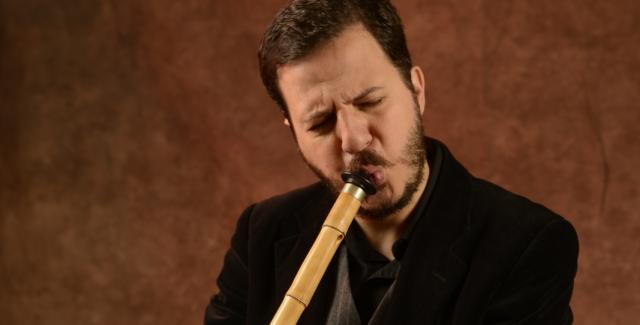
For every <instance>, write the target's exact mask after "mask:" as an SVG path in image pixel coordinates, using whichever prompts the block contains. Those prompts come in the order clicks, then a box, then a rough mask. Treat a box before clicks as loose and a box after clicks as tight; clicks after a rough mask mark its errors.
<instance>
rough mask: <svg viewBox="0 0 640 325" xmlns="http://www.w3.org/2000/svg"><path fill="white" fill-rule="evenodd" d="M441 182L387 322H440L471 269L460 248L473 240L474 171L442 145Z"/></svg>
mask: <svg viewBox="0 0 640 325" xmlns="http://www.w3.org/2000/svg"><path fill="white" fill-rule="evenodd" d="M442 147H443V151H444V155H443V162H442V167H441V170H440V174H439V178H438V180H437V185H436V187H435V189H434V192H433V193H432V198H431V202H430V203H429V206H428V207H427V211H426V213H425V215H423V216H422V217H421V218H420V220H418V224H416V228H415V230H414V233H413V234H412V236H411V239H410V241H409V244H408V247H407V251H406V253H405V255H404V257H403V260H402V262H401V263H402V264H401V270H400V273H399V274H398V279H397V281H396V287H395V289H394V292H393V296H392V298H391V301H390V303H391V306H390V308H389V309H390V311H389V313H388V314H387V318H386V319H387V322H388V321H391V320H398V319H402V320H403V322H404V323H406V324H417V323H419V324H438V323H441V322H442V321H443V319H442V318H443V317H444V315H446V314H447V313H446V311H445V310H443V308H444V306H449V305H450V304H445V302H447V301H448V300H450V299H452V298H453V297H454V294H455V292H456V291H457V290H459V289H460V285H461V283H462V280H463V279H464V276H465V275H466V273H467V269H468V266H467V262H466V261H465V258H464V256H462V254H461V253H460V251H461V249H465V247H466V246H468V242H469V234H470V232H469V228H468V227H469V221H468V217H469V213H468V212H469V207H470V181H471V175H469V173H468V172H467V171H466V170H465V169H464V167H462V165H460V164H459V163H458V162H457V161H456V160H455V159H454V158H453V157H452V156H451V154H450V153H449V151H448V150H447V149H446V147H444V145H442Z"/></svg>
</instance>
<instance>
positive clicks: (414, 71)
mask: <svg viewBox="0 0 640 325" xmlns="http://www.w3.org/2000/svg"><path fill="white" fill-rule="evenodd" d="M411 84H412V85H413V91H414V95H415V96H416V98H417V99H418V106H419V108H420V115H423V114H424V109H425V102H426V100H425V94H424V88H425V85H424V74H423V73H422V69H420V67H419V66H414V67H412V68H411Z"/></svg>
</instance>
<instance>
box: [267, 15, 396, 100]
mask: <svg viewBox="0 0 640 325" xmlns="http://www.w3.org/2000/svg"><path fill="white" fill-rule="evenodd" d="M393 74H397V71H396V69H395V67H394V66H393V65H392V63H391V61H390V60H389V59H388V58H387V56H386V54H385V53H384V51H383V50H382V48H381V47H380V45H379V44H378V42H377V41H376V40H375V39H374V38H373V36H372V35H371V34H370V33H369V32H368V31H367V30H366V29H365V28H364V27H363V26H362V25H360V24H358V25H353V26H350V27H347V28H346V29H345V30H344V31H343V32H342V33H340V34H339V35H338V36H337V37H335V38H333V39H331V40H329V41H327V42H326V43H324V44H322V45H321V46H319V47H318V48H317V49H316V50H315V51H313V52H312V53H311V54H309V55H307V56H305V57H303V58H301V59H299V60H296V61H293V62H290V63H288V64H285V65H282V66H280V67H279V68H278V81H279V86H280V89H281V92H282V95H283V97H284V99H285V102H286V103H287V106H288V107H289V109H290V110H292V109H296V106H300V104H302V103H306V102H308V101H317V100H318V97H323V98H325V97H329V98H332V99H338V98H342V99H345V100H346V99H348V98H349V97H351V96H354V95H355V94H357V93H360V92H362V91H363V89H367V88H370V87H372V86H378V87H383V86H384V83H385V80H386V79H388V78H389V77H390V75H393ZM307 104H308V103H307ZM305 106H308V105H305ZM298 109H299V107H298ZM292 113H293V112H292Z"/></svg>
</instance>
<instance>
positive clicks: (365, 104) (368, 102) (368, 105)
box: [356, 97, 384, 109]
mask: <svg viewBox="0 0 640 325" xmlns="http://www.w3.org/2000/svg"><path fill="white" fill-rule="evenodd" d="M382 100H384V97H380V98H376V99H372V100H366V101H362V102H359V103H356V106H358V107H360V108H365V109H366V108H372V107H375V106H378V105H379V104H380V103H382Z"/></svg>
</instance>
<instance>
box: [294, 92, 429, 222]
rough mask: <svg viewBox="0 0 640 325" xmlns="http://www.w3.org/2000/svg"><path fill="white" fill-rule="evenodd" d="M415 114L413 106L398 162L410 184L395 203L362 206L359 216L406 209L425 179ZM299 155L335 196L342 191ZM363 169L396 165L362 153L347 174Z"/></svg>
mask: <svg viewBox="0 0 640 325" xmlns="http://www.w3.org/2000/svg"><path fill="white" fill-rule="evenodd" d="M418 112H419V110H418V107H417V105H416V117H415V122H414V125H413V128H412V130H411V132H410V133H409V137H408V139H407V142H406V144H405V146H404V148H403V150H402V155H401V157H400V159H398V163H400V164H403V165H406V166H407V167H409V169H410V170H411V171H412V173H411V176H410V178H409V180H408V181H407V183H406V184H405V186H404V190H403V192H402V195H400V197H399V198H398V199H396V200H393V199H391V198H389V199H385V200H382V201H381V202H379V203H378V204H377V205H375V206H369V207H364V206H361V207H360V210H359V211H358V214H359V215H360V216H362V217H365V218H368V219H375V220H381V219H384V218H386V217H388V216H390V215H392V214H394V213H396V212H398V211H400V210H402V209H403V208H404V207H406V206H407V205H408V204H409V202H411V199H413V197H414V196H415V194H416V192H417V191H418V188H419V187H420V184H421V183H422V181H423V179H424V164H425V161H426V143H425V138H424V136H423V132H422V118H421V116H420V114H419V113H418ZM300 153H301V155H302V159H303V160H304V162H305V163H306V164H307V166H309V169H311V171H312V172H313V173H314V174H316V176H318V178H320V180H321V181H322V182H323V183H324V184H325V185H326V186H327V187H328V188H329V189H330V190H331V191H332V192H333V193H334V195H335V196H337V195H338V194H339V193H340V191H341V190H342V187H343V186H344V182H342V180H340V179H331V178H330V177H328V176H327V175H326V174H325V173H323V172H322V171H321V170H320V168H318V167H317V166H315V165H314V164H312V163H311V162H309V161H308V160H307V159H306V157H305V156H304V155H303V154H302V152H300ZM365 165H370V166H381V167H390V166H394V165H395V164H393V163H392V162H390V161H389V160H387V159H386V158H384V157H382V156H381V155H379V154H377V153H375V152H373V151H371V150H363V151H361V152H359V153H357V154H356V155H354V157H353V159H352V160H351V162H350V163H349V166H348V167H347V170H348V171H352V172H358V171H359V170H361V168H362V167H363V166H365Z"/></svg>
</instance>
